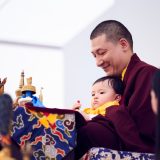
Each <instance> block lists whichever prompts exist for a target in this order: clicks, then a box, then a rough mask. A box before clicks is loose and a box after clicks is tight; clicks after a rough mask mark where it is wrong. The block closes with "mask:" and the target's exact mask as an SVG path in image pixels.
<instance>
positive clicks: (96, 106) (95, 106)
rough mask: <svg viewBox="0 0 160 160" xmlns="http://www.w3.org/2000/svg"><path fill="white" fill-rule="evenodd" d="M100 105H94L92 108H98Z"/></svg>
mask: <svg viewBox="0 0 160 160" xmlns="http://www.w3.org/2000/svg"><path fill="white" fill-rule="evenodd" d="M99 106H100V105H94V106H92V109H97V108H98V107H99Z"/></svg>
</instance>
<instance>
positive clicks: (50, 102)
mask: <svg viewBox="0 0 160 160" xmlns="http://www.w3.org/2000/svg"><path fill="white" fill-rule="evenodd" d="M0 60H1V61H0V66H1V67H0V78H2V79H3V78H5V77H7V82H6V84H5V92H6V93H9V94H10V95H11V96H12V97H13V98H15V90H16V89H18V87H19V81H20V74H21V72H22V71H23V70H24V73H25V83H26V78H29V77H32V85H33V86H35V87H36V90H37V94H36V96H37V97H38V96H39V92H40V88H41V87H43V88H44V89H43V90H42V92H43V95H44V105H45V106H47V107H62V106H64V82H63V81H64V59H63V53H62V51H60V50H53V49H44V48H37V47H24V46H17V45H4V44H3V45H2V44H0Z"/></svg>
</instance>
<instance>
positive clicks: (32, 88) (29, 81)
mask: <svg viewBox="0 0 160 160" xmlns="http://www.w3.org/2000/svg"><path fill="white" fill-rule="evenodd" d="M25 91H32V92H33V94H35V93H36V87H35V86H32V77H29V78H27V85H24V86H23V87H22V93H24V92H25Z"/></svg>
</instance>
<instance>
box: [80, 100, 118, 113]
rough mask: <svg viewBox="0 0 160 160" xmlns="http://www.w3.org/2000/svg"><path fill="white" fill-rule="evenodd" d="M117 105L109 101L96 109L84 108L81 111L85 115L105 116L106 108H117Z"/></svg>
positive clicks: (115, 102)
mask: <svg viewBox="0 0 160 160" xmlns="http://www.w3.org/2000/svg"><path fill="white" fill-rule="evenodd" d="M118 105H119V103H118V102H117V101H110V102H106V103H105V104H103V105H101V106H99V107H97V108H96V109H93V108H85V109H84V110H83V111H84V112H85V113H86V114H95V115H98V114H101V115H105V113H106V108H107V107H110V106H118Z"/></svg>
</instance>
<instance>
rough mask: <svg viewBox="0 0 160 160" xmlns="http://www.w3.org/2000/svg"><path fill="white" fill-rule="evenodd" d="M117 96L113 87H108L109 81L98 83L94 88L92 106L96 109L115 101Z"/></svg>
mask: <svg viewBox="0 0 160 160" xmlns="http://www.w3.org/2000/svg"><path fill="white" fill-rule="evenodd" d="M116 95H117V94H116V93H115V91H114V90H113V88H112V86H110V85H108V80H105V81H103V82H98V83H96V84H94V85H93V86H92V99H91V106H92V108H94V109H96V108H97V107H99V106H101V105H103V104H104V103H106V102H109V101H114V100H115V99H116Z"/></svg>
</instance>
